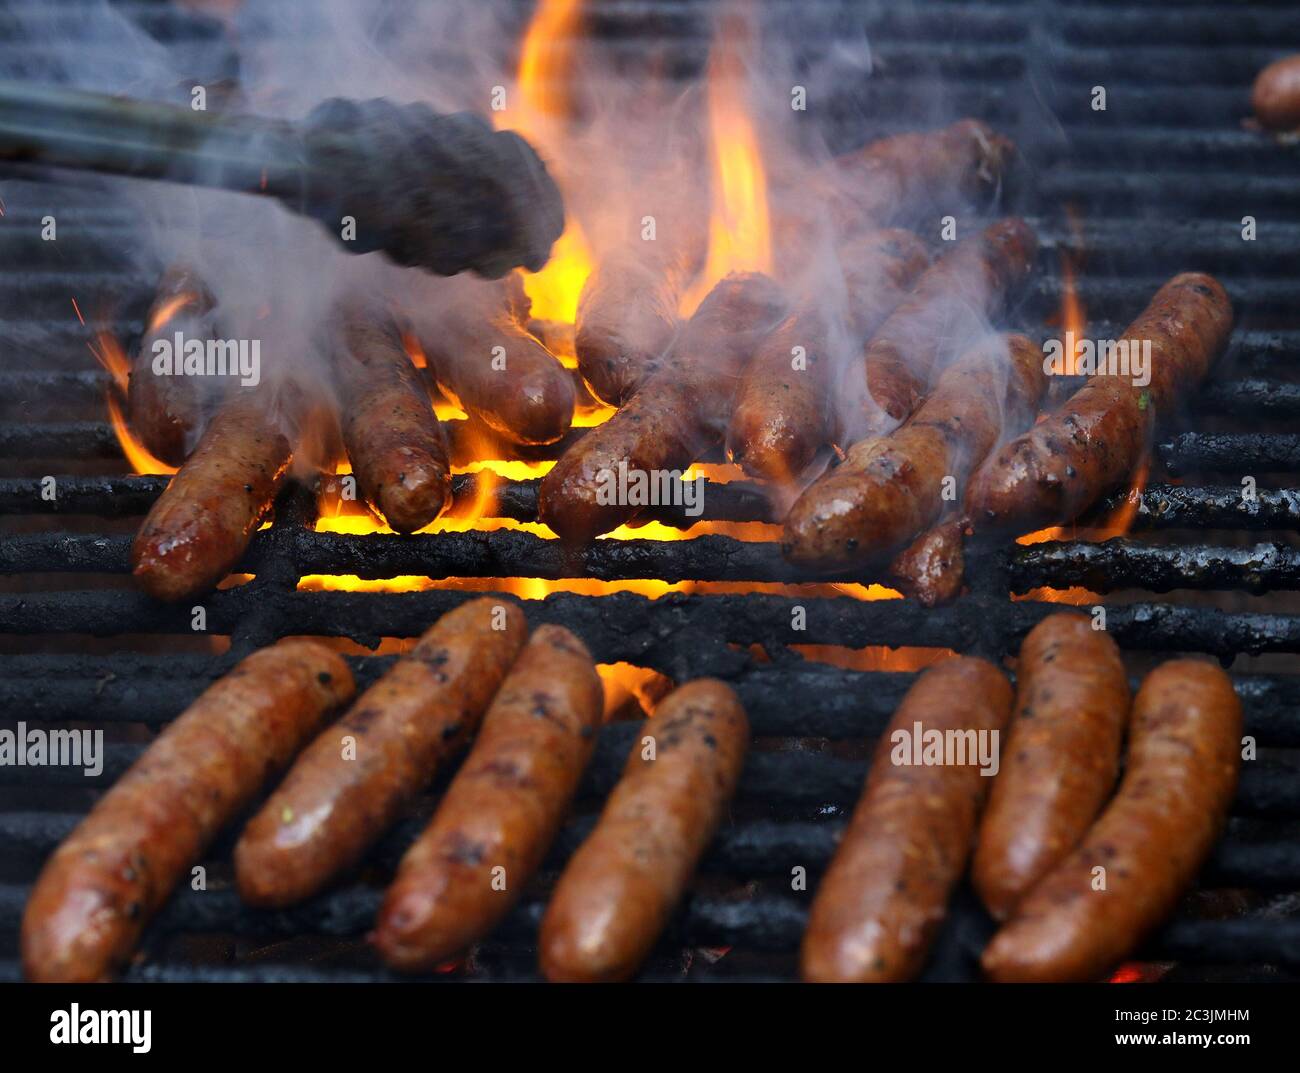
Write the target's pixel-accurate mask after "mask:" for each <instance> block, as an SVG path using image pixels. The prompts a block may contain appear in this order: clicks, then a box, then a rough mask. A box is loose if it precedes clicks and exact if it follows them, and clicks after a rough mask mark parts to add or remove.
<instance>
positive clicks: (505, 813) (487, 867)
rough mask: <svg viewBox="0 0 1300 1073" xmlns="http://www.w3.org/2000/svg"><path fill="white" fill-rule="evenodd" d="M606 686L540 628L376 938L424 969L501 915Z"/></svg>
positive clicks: (528, 872)
mask: <svg viewBox="0 0 1300 1073" xmlns="http://www.w3.org/2000/svg"><path fill="white" fill-rule="evenodd" d="M603 709H604V691H603V689H602V688H601V684H600V678H599V676H598V675H597V674H596V668H595V666H594V665H593V664H592V662H591V655H590V653H588V651H587V649H586V647H585V646H584V645H583V643H582V642H581V641H579V640H578V638H576V637H575V636H574V635H573V634H571V633H570V632H569V631H568V630H566V629H563V628H562V627H560V626H543V627H541V628H540V629H539V630H538V631H537V632H536V633H535V634H533V636H532V639H531V640H530V641H529V642H528V644H527V646H525V648H524V650H523V653H522V654H521V655H520V657H519V661H518V662H517V663H516V664H515V666H514V669H513V670H512V671H511V672H510V675H509V677H507V678H506V680H505V683H504V684H503V685H502V686H501V692H499V693H498V694H497V695H496V699H495V700H494V701H493V702H492V707H491V708H490V709H488V713H487V715H486V716H484V717H483V727H482V729H481V730H480V731H479V735H478V739H477V740H476V741H475V743H474V748H473V750H472V751H471V752H470V755H469V757H468V759H466V761H465V763H464V765H463V766H462V767H461V769H460V771H459V772H457V774H456V778H455V779H454V780H453V782H452V784H451V786H449V787H448V788H447V793H446V795H445V796H444V797H443V799H442V801H441V803H440V804H439V805H438V811H437V813H436V814H435V815H434V817H433V821H432V822H431V823H430V824H429V826H428V828H427V829H426V830H425V831H424V833H423V834H422V835H421V836H420V837H419V839H418V840H417V841H416V842H415V844H414V845H413V846H411V848H410V849H409V850H407V852H406V856H405V857H403V858H402V864H401V867H400V868H399V869H398V872H397V878H396V879H395V880H394V881H393V885H392V886H391V887H389V889H388V894H387V895H386V896H385V898H384V904H383V908H382V909H381V910H380V912H379V923H378V925H377V926H376V928H375V935H374V941H375V944H376V945H377V946H378V947H379V952H380V954H381V955H382V956H383V959H384V961H385V962H387V963H388V964H389V965H390V966H392V967H393V968H395V969H400V970H402V971H404V972H416V971H419V970H422V969H431V968H433V967H434V966H436V965H438V964H439V963H440V962H443V961H446V960H447V959H449V958H451V957H453V956H455V955H456V954H458V953H460V952H461V951H463V950H465V949H466V948H467V947H468V946H470V944H472V943H474V942H476V941H477V940H479V939H481V938H482V937H483V936H485V935H486V934H487V933H488V932H489V931H491V930H492V928H493V927H494V926H495V925H496V924H497V923H498V921H500V920H501V918H502V917H503V916H505V914H506V912H507V911H508V910H509V909H510V907H511V906H512V905H514V904H515V902H516V901H518V899H519V896H520V894H521V893H522V892H523V889H524V887H525V886H526V885H527V883H528V881H529V879H531V878H532V875H533V873H534V872H535V871H536V870H537V867H538V865H539V864H541V861H542V858H543V857H544V856H545V855H546V850H547V848H548V847H549V846H550V844H551V841H552V840H553V839H554V838H555V833H556V831H557V830H558V829H559V826H560V821H561V820H562V819H563V818H564V813H565V811H566V810H567V808H568V806H569V802H570V801H571V800H572V799H573V795H574V793H575V792H576V791H577V788H578V780H579V779H580V778H581V776H582V771H583V769H584V768H585V767H586V766H587V761H588V760H590V759H591V753H592V749H593V748H594V747H595V744H596V730H597V728H598V727H599V726H600V721H601V715H602V712H603Z"/></svg>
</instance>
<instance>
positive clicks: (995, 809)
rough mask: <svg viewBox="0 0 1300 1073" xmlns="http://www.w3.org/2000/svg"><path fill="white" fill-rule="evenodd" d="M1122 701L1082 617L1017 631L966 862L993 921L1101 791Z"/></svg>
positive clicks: (1070, 839)
mask: <svg viewBox="0 0 1300 1073" xmlns="http://www.w3.org/2000/svg"><path fill="white" fill-rule="evenodd" d="M1129 699H1130V698H1129V690H1128V675H1127V674H1126V673H1125V671H1124V661H1123V660H1122V659H1120V654H1119V648H1118V647H1117V646H1116V644H1115V642H1114V641H1112V640H1111V639H1110V638H1109V637H1108V636H1107V635H1106V634H1105V633H1103V632H1101V631H1099V630H1094V629H1093V628H1092V622H1091V620H1090V619H1088V618H1086V617H1085V616H1083V615H1080V614H1077V613H1074V612H1068V613H1065V614H1060V615H1052V616H1050V617H1049V618H1045V619H1044V620H1043V621H1042V622H1040V623H1039V624H1038V625H1037V626H1035V627H1034V628H1033V629H1032V630H1030V631H1029V634H1028V636H1026V637H1025V640H1024V643H1023V644H1022V645H1021V646H1020V662H1019V663H1018V665H1017V670H1016V709H1015V715H1014V717H1013V719H1012V723H1011V730H1010V732H1009V734H1008V737H1007V748H1006V750H1005V759H1004V760H1003V762H1002V770H1001V772H999V774H998V778H997V781H996V782H995V783H994V784H993V792H992V794H991V795H990V797H989V807H988V811H987V812H985V814H984V820H983V823H982V824H981V825H980V833H979V842H978V845H977V846H976V848H975V860H974V863H973V865H972V868H971V875H972V878H973V880H974V884H975V890H976V892H977V893H978V894H979V896H980V898H981V899H982V900H983V902H984V904H985V905H986V906H988V909H989V912H990V913H992V914H993V915H994V916H995V917H996V918H997V919H999V920H1003V919H1005V918H1006V917H1007V916H1008V915H1009V914H1010V913H1011V912H1012V911H1013V910H1014V909H1015V907H1016V905H1018V904H1019V902H1020V900H1021V899H1022V898H1023V897H1024V896H1025V894H1026V893H1028V891H1029V890H1030V889H1031V888H1032V887H1033V885H1034V884H1035V883H1037V882H1038V880H1040V879H1041V878H1042V877H1043V876H1044V875H1046V874H1047V873H1048V872H1050V871H1051V870H1052V869H1053V868H1054V867H1056V865H1058V864H1059V863H1060V862H1061V861H1062V860H1063V859H1064V858H1065V856H1066V855H1067V854H1068V853H1069V852H1070V851H1071V850H1072V849H1074V847H1075V846H1077V845H1078V844H1079V841H1080V839H1082V838H1083V836H1084V834H1085V832H1086V831H1087V830H1088V828H1089V827H1090V826H1091V824H1092V821H1093V820H1094V819H1096V818H1097V813H1099V812H1100V811H1101V809H1102V806H1103V805H1105V803H1106V800H1107V799H1108V798H1109V797H1110V794H1111V791H1112V790H1113V789H1114V788H1115V778H1116V776H1117V775H1118V774H1119V753H1120V745H1121V744H1122V742H1123V739H1124V727H1125V726H1126V725H1127V724H1128V710H1129Z"/></svg>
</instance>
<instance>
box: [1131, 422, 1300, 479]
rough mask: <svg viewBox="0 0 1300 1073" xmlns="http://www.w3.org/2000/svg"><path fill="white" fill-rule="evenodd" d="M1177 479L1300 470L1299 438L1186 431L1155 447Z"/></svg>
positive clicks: (1280, 435) (1262, 434)
mask: <svg viewBox="0 0 1300 1073" xmlns="http://www.w3.org/2000/svg"><path fill="white" fill-rule="evenodd" d="M1156 452H1157V454H1158V455H1159V456H1160V461H1161V462H1163V463H1164V464H1165V468H1166V469H1167V470H1168V471H1169V472H1170V474H1172V475H1173V476H1175V477H1179V476H1181V475H1182V474H1184V473H1203V472H1213V473H1240V474H1257V473H1283V472H1287V473H1290V472H1294V471H1295V470H1297V469H1300V435H1297V434H1296V433H1261V432H1184V433H1182V434H1181V435H1178V436H1175V437H1174V438H1173V439H1171V440H1168V441H1166V442H1165V443H1162V444H1160V445H1159V446H1158V447H1157V448H1156Z"/></svg>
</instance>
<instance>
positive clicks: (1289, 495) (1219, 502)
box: [0, 473, 1300, 530]
mask: <svg viewBox="0 0 1300 1073" xmlns="http://www.w3.org/2000/svg"><path fill="white" fill-rule="evenodd" d="M43 480H44V478H41V477H16V478H0V516H3V515H39V514H88V515H96V516H98V517H101V518H117V517H127V516H130V515H138V514H143V513H145V512H146V511H147V510H148V509H149V508H150V507H151V506H152V505H153V503H154V501H155V500H156V499H157V498H158V496H160V495H161V494H162V490H163V489H164V488H165V487H166V486H167V482H168V478H167V477H163V476H147V475H132V476H127V477H118V476H106V477H83V476H79V475H76V476H56V477H55V478H54V481H55V488H56V489H57V493H58V494H57V496H56V497H55V498H54V499H48V498H46V497H45V496H44V494H43V493H44V488H45V486H44V484H43ZM539 483H540V479H539V478H531V479H527V480H509V479H505V478H501V479H499V480H497V481H496V482H495V483H494V488H493V497H494V499H495V502H494V503H493V505H492V507H491V508H490V513H489V514H488V515H487V516H488V517H493V518H512V519H515V520H516V521H528V522H531V521H536V520H537V488H538V485H539ZM452 491H453V494H454V496H455V498H456V500H457V501H458V502H473V501H474V500H475V499H476V498H477V496H478V491H479V477H478V475H477V474H472V473H459V474H456V475H455V476H454V477H453V478H452ZM1130 495H1131V493H1130V492H1129V491H1122V492H1117V493H1115V494H1114V495H1112V496H1110V497H1109V498H1107V499H1106V500H1104V501H1103V502H1102V504H1101V505H1100V506H1099V507H1098V508H1097V509H1096V510H1094V511H1093V512H1092V516H1095V517H1106V516H1107V515H1109V514H1112V513H1113V512H1114V511H1116V510H1118V509H1119V508H1120V507H1122V506H1124V505H1125V504H1127V503H1128V501H1129V497H1130ZM674 498H680V497H674ZM703 505H704V513H703V514H702V515H701V516H700V517H699V518H693V517H690V516H688V515H687V514H686V512H685V508H684V507H673V506H663V507H647V508H645V517H646V518H647V519H652V520H654V521H658V522H661V523H663V524H666V525H675V526H676V527H678V528H689V527H690V526H691V525H694V524H695V523H696V522H699V521H701V520H704V521H728V522H769V523H773V524H776V523H778V521H779V519H778V518H777V517H776V515H775V514H774V513H773V511H772V507H771V500H770V499H769V498H768V495H767V493H766V491H765V490H764V489H763V487H762V486H761V485H758V484H752V483H750V482H748V481H728V482H718V481H709V482H708V484H707V486H706V490H705V493H704V497H703ZM453 515H454V510H453ZM1087 522H1088V519H1087V518H1085V519H1083V520H1082V521H1081V522H1080V523H1079V528H1086V527H1087ZM1133 528H1135V529H1250V530H1262V529H1269V530H1290V529H1300V490H1295V489H1290V488H1256V490H1255V497H1254V498H1253V499H1246V498H1245V497H1244V496H1243V495H1242V488H1241V486H1240V485H1204V486H1197V485H1182V484H1149V485H1147V486H1146V487H1145V488H1144V489H1143V490H1142V492H1141V494H1140V497H1139V501H1138V506H1137V511H1136V513H1135V515H1134V519H1133Z"/></svg>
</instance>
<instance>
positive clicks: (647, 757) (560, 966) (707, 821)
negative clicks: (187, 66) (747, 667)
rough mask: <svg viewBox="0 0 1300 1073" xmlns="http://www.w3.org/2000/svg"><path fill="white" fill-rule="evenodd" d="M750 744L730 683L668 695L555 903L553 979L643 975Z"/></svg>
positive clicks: (550, 940) (548, 936) (550, 955)
mask: <svg viewBox="0 0 1300 1073" xmlns="http://www.w3.org/2000/svg"><path fill="white" fill-rule="evenodd" d="M647 739H649V740H647ZM651 741H652V742H653V749H654V752H653V756H651V754H650V752H649V750H650V748H651V747H652V746H651ZM748 742H749V724H748V722H747V721H746V719H745V710H744V708H742V707H741V705H740V700H739V699H738V698H737V697H736V695H735V693H733V692H732V691H731V689H730V688H728V687H727V686H726V685H724V684H723V683H722V682H719V681H716V680H714V679H710V678H702V679H699V680H697V681H694V682H689V683H687V684H686V685H684V686H682V687H681V688H680V689H678V690H676V691H674V692H673V693H670V694H669V695H668V696H667V697H666V698H664V700H663V701H662V702H661V703H660V704H659V706H658V708H656V709H655V713H654V715H653V716H651V717H650V719H649V720H648V721H647V722H646V724H645V736H644V737H643V738H642V739H640V740H638V742H637V743H636V746H635V747H634V748H633V750H632V755H631V757H630V758H629V759H628V764H627V767H626V768H625V769H624V772H623V777H622V779H620V780H619V784H618V785H617V786H616V787H614V792H613V793H611V794H610V795H609V801H608V802H607V803H606V805H605V810H604V811H603V812H602V813H601V816H600V822H599V823H597V824H596V828H595V830H594V831H592V833H591V835H590V836H589V837H588V838H587V840H586V841H585V842H584V843H583V844H582V845H581V846H580V847H579V848H578V851H577V853H575V854H574V855H573V858H572V860H570V861H569V865H568V867H567V868H565V870H564V874H563V875H562V876H561V877H560V881H559V883H558V884H557V885H556V887H555V893H554V894H553V895H552V897H551V903H550V905H549V906H547V909H546V916H545V917H544V918H543V920H542V931H541V940H540V947H541V961H542V971H543V972H544V973H545V974H546V977H547V978H548V979H550V980H556V981H570V982H599V981H614V980H626V979H628V978H629V977H631V976H632V975H633V974H634V973H635V972H636V970H637V967H638V966H639V965H640V964H641V962H642V961H643V960H644V959H645V956H646V955H647V954H648V953H649V952H650V948H651V947H653V946H654V944H655V941H656V940H657V939H658V937H659V934H660V932H661V931H663V928H664V925H665V924H666V923H667V921H668V917H669V915H670V914H671V913H672V911H673V907H674V906H675V905H676V904H677V902H678V900H679V899H680V898H681V895H682V891H683V890H684V889H685V888H686V884H687V882H688V881H689V880H690V877H691V873H692V872H694V870H695V865H696V863H697V862H698V861H699V859H700V855H701V854H702V853H703V852H704V849H705V847H706V846H708V844H709V842H710V840H711V839H712V838H713V832H714V831H715V830H716V828H717V826H718V824H719V823H720V822H721V820H722V814H723V811H724V810H725V809H726V807H727V802H728V801H729V800H730V799H731V795H732V794H733V793H734V792H735V789H736V782H737V780H738V779H739V778H740V768H741V765H742V764H743V763H744V759H745V748H746V746H747V745H748Z"/></svg>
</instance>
